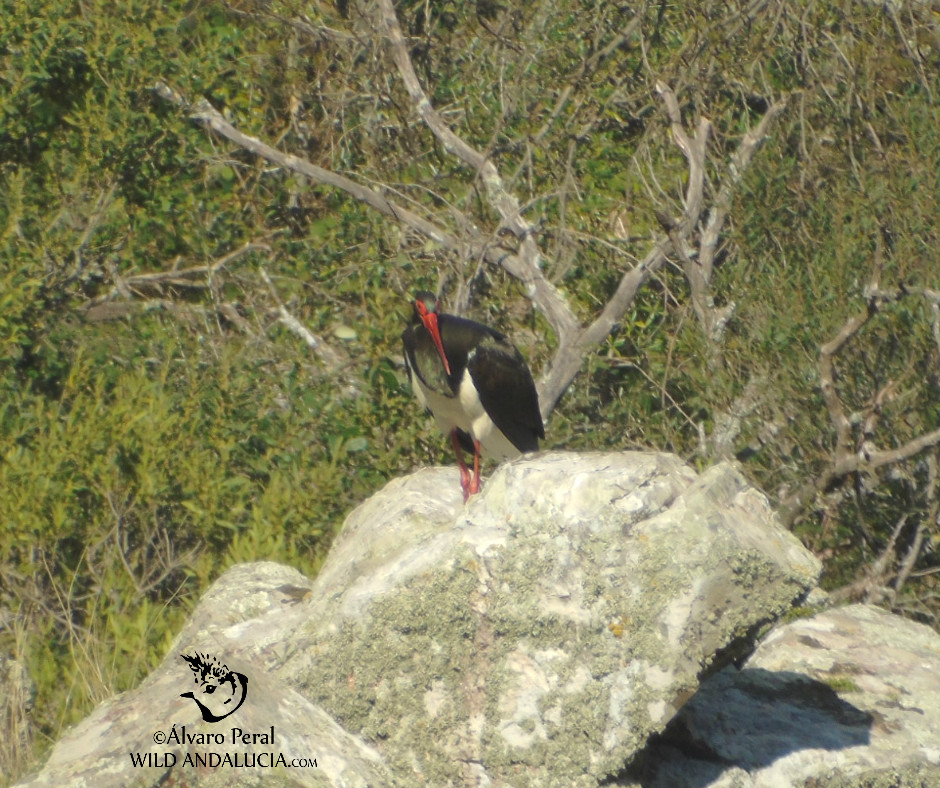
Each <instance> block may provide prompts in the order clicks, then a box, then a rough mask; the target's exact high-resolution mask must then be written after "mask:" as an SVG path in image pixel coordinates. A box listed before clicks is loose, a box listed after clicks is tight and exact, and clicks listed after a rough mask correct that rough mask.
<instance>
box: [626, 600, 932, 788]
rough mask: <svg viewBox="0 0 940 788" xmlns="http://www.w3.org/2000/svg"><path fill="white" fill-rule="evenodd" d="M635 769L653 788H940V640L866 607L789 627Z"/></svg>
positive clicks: (691, 706) (731, 671) (682, 717)
mask: <svg viewBox="0 0 940 788" xmlns="http://www.w3.org/2000/svg"><path fill="white" fill-rule="evenodd" d="M637 766H638V768H637V769H636V770H635V771H636V774H635V778H636V785H639V786H642V787H643V788H781V786H783V787H785V788H791V787H795V786H801V787H802V786H807V788H809V786H812V788H849V786H851V788H938V786H940V635H938V634H937V633H936V632H935V631H934V630H932V629H930V628H929V627H925V626H923V625H922V624H917V623H914V622H913V621H908V620H906V619H903V618H901V617H899V616H895V615H891V614H890V613H887V612H885V611H884V610H880V609H879V608H875V607H869V606H866V605H852V606H849V607H843V608H837V609H833V610H825V611H823V612H821V613H819V614H817V615H816V616H813V617H812V618H807V619H800V620H797V621H794V622H792V623H789V624H786V625H783V626H780V627H778V628H776V629H775V630H774V631H773V632H771V633H770V634H769V635H768V637H767V638H766V639H765V640H764V641H763V642H762V643H761V644H760V646H759V647H758V649H757V651H756V652H755V653H754V654H753V655H752V656H751V657H750V658H749V659H748V660H747V662H746V663H745V664H744V666H743V669H741V670H738V669H736V668H734V667H729V668H726V669H725V670H723V671H722V672H720V673H719V674H717V675H716V676H713V677H712V678H710V679H708V680H707V681H706V682H704V683H703V685H702V686H701V687H700V688H699V691H698V692H697V693H696V695H695V697H694V698H692V700H690V701H689V703H688V704H687V705H686V706H685V707H684V708H683V709H682V711H681V712H680V713H679V714H678V715H677V717H676V719H674V720H673V721H672V722H671V723H670V725H669V727H668V728H667V730H666V732H665V734H664V735H663V736H662V737H659V738H657V739H656V740H655V741H653V742H651V743H650V745H649V747H648V748H647V750H646V751H645V752H644V753H643V758H642V759H641V763H640V764H638V765H637Z"/></svg>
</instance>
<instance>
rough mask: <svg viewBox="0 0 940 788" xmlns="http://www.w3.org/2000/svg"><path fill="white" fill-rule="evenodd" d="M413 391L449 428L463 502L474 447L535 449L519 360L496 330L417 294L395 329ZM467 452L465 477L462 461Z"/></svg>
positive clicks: (528, 384)
mask: <svg viewBox="0 0 940 788" xmlns="http://www.w3.org/2000/svg"><path fill="white" fill-rule="evenodd" d="M401 339H402V343H403V344H404V346H405V366H406V367H407V369H408V378H409V380H410V381H411V386H412V388H413V389H414V392H415V396H416V397H417V398H418V402H420V403H421V404H422V405H423V406H424V407H426V408H427V409H428V410H430V411H431V414H432V415H433V416H434V419H435V420H436V421H437V423H438V425H439V426H440V428H441V429H442V430H443V431H444V432H445V433H449V434H450V439H451V442H452V443H453V445H454V451H456V452H457V464H458V466H459V467H460V486H461V488H462V489H463V497H464V500H465V501H466V500H467V499H468V498H469V497H470V496H471V495H473V494H474V493H477V492H479V491H480V451H481V449H482V451H483V452H485V453H486V455H487V456H488V457H493V458H494V459H497V460H504V459H512V458H514V457H518V456H519V455H520V454H521V453H522V452H528V451H536V450H537V449H538V447H539V438H544V437H545V430H544V428H543V426H542V416H541V413H540V412H539V398H538V394H537V393H536V391H535V383H534V382H533V381H532V373H530V372H529V368H528V367H527V366H526V363H525V359H524V358H523V357H522V354H521V353H520V352H519V351H518V350H517V349H516V348H515V346H514V345H513V344H512V343H511V342H510V341H509V340H508V339H507V338H506V335H505V334H502V333H501V332H499V331H497V330H496V329H493V328H490V327H489V326H485V325H483V324H482V323H476V322H474V321H473V320H466V319H464V318H462V317H456V316H454V315H446V314H440V313H438V311H437V298H436V297H435V296H434V295H432V294H431V293H428V292H420V293H418V294H417V295H416V297H415V301H414V314H413V316H412V319H411V323H410V325H409V326H408V328H406V329H405V331H404V333H403V334H402V335H401ZM463 450H466V451H468V452H472V454H473V476H472V477H471V475H470V470H469V469H468V468H467V465H466V463H465V462H464V459H463Z"/></svg>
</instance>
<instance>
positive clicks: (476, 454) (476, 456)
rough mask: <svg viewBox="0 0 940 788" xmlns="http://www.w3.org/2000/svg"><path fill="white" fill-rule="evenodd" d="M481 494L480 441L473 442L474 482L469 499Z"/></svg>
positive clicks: (471, 485)
mask: <svg viewBox="0 0 940 788" xmlns="http://www.w3.org/2000/svg"><path fill="white" fill-rule="evenodd" d="M478 492H480V441H476V440H475V441H474V442H473V480H472V481H471V482H470V488H469V489H468V490H467V497H468V498H469V497H470V496H471V495H476V494H477V493H478Z"/></svg>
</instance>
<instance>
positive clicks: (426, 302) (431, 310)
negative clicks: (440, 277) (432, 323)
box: [411, 290, 437, 323]
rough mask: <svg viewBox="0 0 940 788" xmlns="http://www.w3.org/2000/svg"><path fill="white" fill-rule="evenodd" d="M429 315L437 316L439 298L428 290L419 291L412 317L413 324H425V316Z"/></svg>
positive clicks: (416, 295)
mask: <svg viewBox="0 0 940 788" xmlns="http://www.w3.org/2000/svg"><path fill="white" fill-rule="evenodd" d="M429 314H430V315H433V314H437V296H436V295H434V293H429V292H428V291H427V290H419V291H418V292H417V293H415V300H414V313H413V314H412V316H411V322H412V323H423V322H424V317H425V315H429Z"/></svg>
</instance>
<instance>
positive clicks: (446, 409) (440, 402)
mask: <svg viewBox="0 0 940 788" xmlns="http://www.w3.org/2000/svg"><path fill="white" fill-rule="evenodd" d="M414 382H415V384H417V385H416V386H415V394H416V395H417V398H418V401H419V402H420V403H421V404H422V405H423V406H424V407H426V408H427V409H428V410H430V411H431V414H432V415H433V416H434V420H435V421H436V422H437V424H438V426H439V427H440V428H441V430H442V431H443V432H444V434H445V435H447V434H449V433H450V432H451V431H452V430H453V429H455V428H456V429H458V430H463V431H464V432H466V433H468V434H469V435H470V436H471V437H472V438H473V439H475V440H477V441H479V442H480V448H481V449H482V451H483V454H485V455H486V456H487V457H492V458H493V459H496V460H511V459H515V458H516V457H518V456H520V454H521V452H520V451H519V449H517V448H516V447H515V446H513V445H512V443H511V442H510V441H509V439H508V438H507V437H506V436H505V435H503V433H502V432H501V431H500V429H499V428H498V427H497V426H496V425H495V424H494V423H493V420H492V419H491V418H490V417H489V414H488V413H487V412H486V410H484V408H483V403H482V402H480V397H479V395H478V394H477V390H476V387H475V386H474V385H473V380H472V378H471V377H470V371H469V370H464V373H463V378H462V379H461V381H460V386H459V388H458V389H457V396H456V397H445V396H444V395H443V394H438V393H437V392H436V391H432V390H431V389H429V388H428V387H427V386H425V385H424V383H422V382H421V378H419V377H418V376H417V375H415V376H414Z"/></svg>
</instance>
